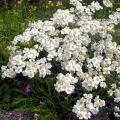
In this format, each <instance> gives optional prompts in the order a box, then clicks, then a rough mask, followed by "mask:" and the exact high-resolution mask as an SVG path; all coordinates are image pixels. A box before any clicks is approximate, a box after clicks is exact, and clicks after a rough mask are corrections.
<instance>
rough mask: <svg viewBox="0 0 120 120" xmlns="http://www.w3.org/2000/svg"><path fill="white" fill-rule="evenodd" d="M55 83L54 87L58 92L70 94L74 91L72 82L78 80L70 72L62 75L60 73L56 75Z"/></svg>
mask: <svg viewBox="0 0 120 120" xmlns="http://www.w3.org/2000/svg"><path fill="white" fill-rule="evenodd" d="M57 79H58V81H57V83H56V84H55V88H56V90H57V91H58V92H64V91H65V92H66V93H67V94H71V93H72V92H74V89H75V87H74V84H75V83H77V82H78V79H77V78H74V77H72V75H71V74H70V73H67V74H66V75H63V74H62V73H60V74H58V76H57Z"/></svg>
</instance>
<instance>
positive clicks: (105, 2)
mask: <svg viewBox="0 0 120 120" xmlns="http://www.w3.org/2000/svg"><path fill="white" fill-rule="evenodd" d="M103 4H104V5H105V6H106V7H112V3H111V1H110V0H103Z"/></svg>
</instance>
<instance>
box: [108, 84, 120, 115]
mask: <svg viewBox="0 0 120 120" xmlns="http://www.w3.org/2000/svg"><path fill="white" fill-rule="evenodd" d="M108 94H109V95H110V96H113V97H114V102H116V103H118V105H119V104H120V87H119V88H117V85H116V84H112V85H111V89H110V90H109V91H108ZM114 115H115V116H116V117H120V106H115V107H114Z"/></svg>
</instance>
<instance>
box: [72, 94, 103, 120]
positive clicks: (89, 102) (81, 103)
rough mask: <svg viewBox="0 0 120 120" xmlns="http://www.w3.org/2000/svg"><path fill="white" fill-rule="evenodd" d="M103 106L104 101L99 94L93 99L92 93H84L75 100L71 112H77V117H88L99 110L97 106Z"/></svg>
mask: <svg viewBox="0 0 120 120" xmlns="http://www.w3.org/2000/svg"><path fill="white" fill-rule="evenodd" d="M103 106H105V101H104V100H101V99H100V98H99V96H97V97H95V99H93V96H92V94H84V97H82V98H81V99H80V100H77V103H76V105H74V107H73V110H72V111H73V112H74V113H76V114H77V117H78V118H79V119H86V120H88V119H90V118H91V115H92V114H96V113H98V112H99V108H100V107H103Z"/></svg>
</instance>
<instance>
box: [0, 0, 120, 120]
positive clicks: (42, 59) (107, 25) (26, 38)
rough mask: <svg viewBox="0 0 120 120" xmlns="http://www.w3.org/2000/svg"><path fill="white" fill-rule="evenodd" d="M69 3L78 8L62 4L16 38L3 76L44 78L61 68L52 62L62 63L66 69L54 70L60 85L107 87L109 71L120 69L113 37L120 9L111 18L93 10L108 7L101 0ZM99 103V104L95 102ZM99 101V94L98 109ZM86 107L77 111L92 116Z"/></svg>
mask: <svg viewBox="0 0 120 120" xmlns="http://www.w3.org/2000/svg"><path fill="white" fill-rule="evenodd" d="M70 4H72V5H73V7H71V8H70V9H66V10H60V9H59V10H58V11H57V12H56V13H54V15H53V18H51V19H50V20H49V21H48V20H46V21H41V20H39V21H37V22H34V23H30V24H29V26H28V28H27V29H26V30H25V31H24V32H23V34H22V35H18V36H16V37H15V38H14V40H13V41H12V43H13V46H11V47H10V49H11V51H12V52H11V57H10V59H9V62H8V64H7V65H6V66H2V77H3V78H5V77H9V78H14V77H15V76H16V75H17V74H22V75H23V76H27V77H29V78H33V77H34V76H35V75H36V74H39V76H40V77H43V78H44V77H45V76H46V75H50V74H51V73H52V68H54V69H56V68H55V67H53V63H56V64H57V63H60V70H61V72H59V73H57V75H56V74H55V76H57V82H56V84H55V89H56V90H57V91H58V92H66V93H67V94H71V93H73V91H74V89H75V85H76V84H77V83H78V81H80V82H81V85H82V87H83V88H85V89H86V90H87V91H89V92H92V90H93V89H98V88H102V89H103V88H105V87H107V84H106V79H105V75H107V74H111V73H112V72H116V73H117V74H120V45H117V43H116V42H113V41H112V39H113V38H112V34H111V32H113V30H114V27H115V25H117V24H119V23H120V10H119V9H118V10H117V11H116V12H113V13H112V14H111V15H109V16H108V18H107V19H94V17H93V15H94V13H95V12H96V11H98V10H101V9H103V7H102V6H101V5H100V3H98V2H92V3H91V4H90V5H87V6H85V5H83V4H82V0H70ZM103 4H104V5H105V6H107V7H111V2H110V1H109V0H104V1H103ZM29 43H32V44H33V46H32V48H27V47H26V48H23V46H24V45H25V46H26V44H29ZM56 72H57V70H56ZM83 99H84V98H83ZM91 99H92V97H91ZM91 99H90V100H91ZM96 100H97V101H96ZM116 100H118V97H117V99H116ZM98 101H99V102H98ZM97 102H98V106H95V104H97ZM78 103H79V102H78ZM90 103H91V102H90ZM85 104H86V102H84V103H83V106H84V105H85ZM99 104H101V101H100V100H99V98H98V97H96V99H95V101H94V104H91V105H93V108H92V110H93V111H96V112H97V111H98V108H99V107H102V106H103V105H100V106H99ZM81 105H82V104H81ZM77 108H78V107H77ZM83 109H85V113H84V112H81V111H82V108H81V109H77V110H78V112H77V110H76V111H75V113H77V114H78V116H79V118H84V119H88V118H90V116H91V113H93V112H91V108H83ZM88 109H90V110H88ZM86 110H87V113H86ZM80 112H81V113H80ZM96 112H95V113H96ZM86 114H87V115H86ZM81 116H82V117H81ZM83 116H84V117H83ZM85 116H86V117H85Z"/></svg>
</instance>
